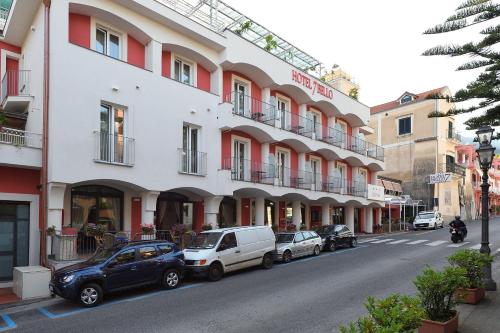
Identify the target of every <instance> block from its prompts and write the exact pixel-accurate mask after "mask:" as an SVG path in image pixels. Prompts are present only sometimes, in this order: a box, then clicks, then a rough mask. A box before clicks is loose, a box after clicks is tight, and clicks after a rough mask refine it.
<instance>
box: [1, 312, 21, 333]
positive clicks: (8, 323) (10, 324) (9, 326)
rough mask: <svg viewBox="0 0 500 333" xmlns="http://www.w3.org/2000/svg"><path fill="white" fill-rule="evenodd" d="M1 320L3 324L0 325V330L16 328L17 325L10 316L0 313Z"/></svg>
mask: <svg viewBox="0 0 500 333" xmlns="http://www.w3.org/2000/svg"><path fill="white" fill-rule="evenodd" d="M1 317H2V319H3V321H4V322H5V326H0V332H2V331H6V330H11V329H13V328H16V327H17V325H16V323H15V322H14V321H13V320H12V319H10V317H9V316H8V315H6V314H3V315H1Z"/></svg>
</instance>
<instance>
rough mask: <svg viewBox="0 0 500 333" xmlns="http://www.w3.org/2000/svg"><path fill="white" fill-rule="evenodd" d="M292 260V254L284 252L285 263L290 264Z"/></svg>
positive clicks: (287, 251)
mask: <svg viewBox="0 0 500 333" xmlns="http://www.w3.org/2000/svg"><path fill="white" fill-rule="evenodd" d="M291 260H292V252H290V251H289V250H286V251H285V252H283V262H285V263H288V262H290V261H291Z"/></svg>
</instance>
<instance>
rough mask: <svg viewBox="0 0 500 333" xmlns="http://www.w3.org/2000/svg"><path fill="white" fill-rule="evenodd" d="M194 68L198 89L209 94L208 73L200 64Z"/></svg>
mask: <svg viewBox="0 0 500 333" xmlns="http://www.w3.org/2000/svg"><path fill="white" fill-rule="evenodd" d="M196 67H197V81H198V82H197V86H198V89H201V90H205V91H208V92H210V72H209V71H208V70H207V69H206V68H205V67H203V66H202V65H200V64H198V65H197V66H196Z"/></svg>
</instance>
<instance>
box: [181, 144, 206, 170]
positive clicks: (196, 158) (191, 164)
mask: <svg viewBox="0 0 500 333" xmlns="http://www.w3.org/2000/svg"><path fill="white" fill-rule="evenodd" d="M178 154H179V172H180V173H186V174H190V175H198V176H206V174H207V153H204V152H201V151H194V150H186V149H183V148H179V149H178Z"/></svg>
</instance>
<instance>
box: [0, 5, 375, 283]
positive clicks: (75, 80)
mask: <svg viewBox="0 0 500 333" xmlns="http://www.w3.org/2000/svg"><path fill="white" fill-rule="evenodd" d="M246 22H251V24H250V27H248V24H245V23H246ZM268 36H271V37H268ZM270 40H272V41H275V43H270V42H269V41H270ZM0 48H1V50H0V69H1V73H0V75H1V77H2V89H1V95H2V102H1V107H2V114H3V115H5V121H4V124H3V125H2V128H1V130H0V212H1V213H0V224H2V227H4V226H5V228H7V229H5V230H7V231H6V233H2V234H0V237H1V238H2V242H0V243H1V244H8V247H9V249H8V250H7V252H0V253H2V254H0V262H2V265H0V267H2V268H1V272H0V279H1V280H9V279H10V278H11V274H12V267H13V266H20V265H28V264H36V263H38V262H39V257H40V251H39V249H40V248H41V249H42V253H41V256H42V259H43V255H44V252H48V253H50V251H51V249H50V247H53V246H56V247H57V246H58V245H57V243H52V241H51V242H50V243H46V242H47V238H46V237H45V236H43V235H44V230H45V228H46V227H51V226H53V227H54V228H55V229H56V231H57V232H58V233H59V232H60V233H61V234H62V235H64V234H65V232H67V233H70V232H71V233H76V234H78V237H80V235H82V236H81V237H85V235H83V234H84V233H85V228H86V226H89V225H91V224H99V225H103V226H104V227H105V228H106V230H107V231H110V232H114V231H124V232H127V233H129V234H130V235H133V234H136V233H138V232H140V230H141V226H142V225H144V224H149V223H152V224H155V226H156V229H157V230H170V229H171V228H172V227H173V226H175V225H178V224H183V225H185V226H187V227H188V228H192V229H193V230H196V231H199V230H200V229H201V228H202V226H203V225H206V224H208V225H211V226H212V227H213V228H217V227H222V226H231V225H253V224H255V225H270V226H273V227H275V228H276V229H279V230H284V229H285V228H288V229H289V228H290V227H295V228H300V227H301V226H306V227H308V228H310V227H314V226H316V225H321V224H330V223H333V222H337V223H346V224H347V225H349V227H351V228H352V229H354V230H356V231H357V232H372V230H373V224H374V223H379V221H380V215H381V214H380V207H382V206H383V188H382V189H381V188H380V187H379V186H377V174H378V173H379V172H380V171H382V170H384V166H385V164H384V149H383V148H381V147H379V146H377V145H376V144H375V143H369V142H368V141H366V140H364V139H363V134H364V130H363V127H364V126H365V125H367V124H368V121H369V119H370V109H369V107H367V106H365V105H363V104H362V103H360V102H358V101H356V100H354V99H352V98H350V97H349V96H348V95H346V94H344V93H342V92H340V91H338V90H337V89H334V88H333V87H331V86H329V85H328V84H326V83H325V82H323V81H321V80H320V79H319V76H318V75H316V73H315V72H314V71H313V69H314V68H316V67H319V66H320V62H319V61H318V60H316V59H315V58H314V57H313V56H311V55H309V54H307V53H305V52H304V51H302V50H300V49H299V48H298V47H296V46H294V45H292V44H290V43H289V42H287V41H286V40H285V39H283V38H281V37H280V36H277V35H275V34H273V33H272V32H270V31H269V30H268V29H267V28H265V27H263V26H261V25H259V24H258V23H256V22H255V21H252V20H251V19H250V18H248V17H247V16H245V15H244V14H242V13H240V12H238V11H237V10H236V9H233V8H231V7H230V6H228V5H226V4H224V3H223V2H221V1H188V0H178V1H176V0H134V1H132V0H130V1H121V0H58V1H35V0H34V1H14V2H13V4H12V7H11V8H10V11H9V15H8V18H7V20H6V23H5V27H4V29H3V38H2V40H1V42H0ZM44 55H45V56H44ZM44 117H45V119H48V121H47V122H46V123H44V122H43V119H44ZM44 175H46V176H44ZM45 179H46V181H45ZM380 190H382V196H380ZM41 202H42V203H41ZM2 214H3V215H2ZM40 235H42V236H40ZM4 239H5V240H7V241H6V242H4V241H3V240H4ZM14 239H15V241H13V240H14ZM44 244H48V245H46V246H47V247H49V249H48V250H44ZM76 244H77V245H75V246H79V245H78V244H80V243H78V242H77V243H76Z"/></svg>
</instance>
